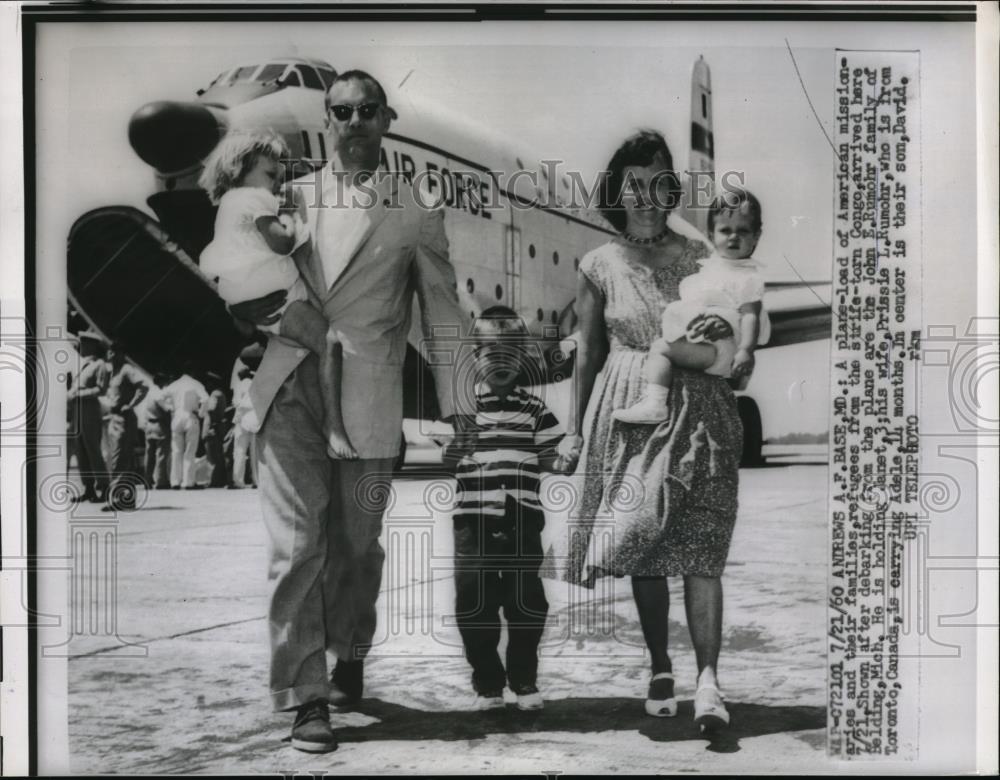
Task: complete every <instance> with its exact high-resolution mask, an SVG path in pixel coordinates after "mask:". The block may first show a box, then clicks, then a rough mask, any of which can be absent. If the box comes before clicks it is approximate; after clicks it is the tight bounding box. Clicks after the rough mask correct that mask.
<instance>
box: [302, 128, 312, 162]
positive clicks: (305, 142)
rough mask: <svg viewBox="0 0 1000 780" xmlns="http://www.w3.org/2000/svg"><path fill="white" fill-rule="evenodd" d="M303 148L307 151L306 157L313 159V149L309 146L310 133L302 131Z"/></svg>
mask: <svg viewBox="0 0 1000 780" xmlns="http://www.w3.org/2000/svg"><path fill="white" fill-rule="evenodd" d="M302 148H303V149H305V153H306V157H312V156H313V153H312V149H311V148H310V146H309V133H307V132H306V131H305V130H303V131H302Z"/></svg>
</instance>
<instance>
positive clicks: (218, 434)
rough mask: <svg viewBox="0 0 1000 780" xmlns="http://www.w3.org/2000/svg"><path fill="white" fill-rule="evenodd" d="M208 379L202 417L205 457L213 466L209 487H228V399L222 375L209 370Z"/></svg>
mask: <svg viewBox="0 0 1000 780" xmlns="http://www.w3.org/2000/svg"><path fill="white" fill-rule="evenodd" d="M206 379H207V380H208V386H209V388H211V392H210V393H209V395H208V403H207V404H206V405H205V415H204V418H203V419H202V439H203V441H204V442H205V457H207V458H208V462H209V465H210V466H211V467H212V476H211V478H210V481H209V487H226V486H227V485H228V484H229V478H228V475H227V473H226V472H227V469H226V431H228V430H229V423H228V415H227V411H228V410H227V408H226V407H227V406H228V399H227V398H226V393H225V392H224V391H223V389H222V377H220V376H219V375H218V374H215V373H212V372H209V373H208V375H207V377H206Z"/></svg>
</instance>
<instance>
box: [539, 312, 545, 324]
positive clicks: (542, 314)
mask: <svg viewBox="0 0 1000 780" xmlns="http://www.w3.org/2000/svg"><path fill="white" fill-rule="evenodd" d="M544 319H545V312H544V311H542V310H541V309H539V310H538V321H539V322H541V321H542V320H544Z"/></svg>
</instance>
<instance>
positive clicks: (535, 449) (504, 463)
mask: <svg viewBox="0 0 1000 780" xmlns="http://www.w3.org/2000/svg"><path fill="white" fill-rule="evenodd" d="M472 432H473V439H474V443H473V444H472V445H471V452H469V454H467V455H466V456H465V457H463V458H462V459H461V460H460V461H459V462H458V465H457V466H456V469H455V477H456V479H457V480H458V504H457V506H456V510H455V511H456V514H457V515H477V516H479V515H490V516H495V517H503V515H504V512H505V506H506V500H507V496H510V497H511V498H513V499H514V500H515V501H516V502H518V503H519V504H521V505H522V506H524V507H527V508H530V509H536V510H538V511H541V509H542V505H541V503H540V502H539V499H538V486H539V478H540V469H539V466H538V453H539V452H540V451H541V450H543V449H545V448H546V446H547V445H551V443H552V440H553V439H554V438H556V437H557V436H558V435H559V434H560V433H561V429H560V426H559V421H558V420H557V419H556V418H555V415H553V414H552V412H550V411H549V410H548V408H547V407H546V406H545V404H544V403H542V401H541V400H540V399H539V398H537V397H536V396H534V395H532V394H531V393H527V392H525V391H524V390H522V389H520V388H514V389H513V390H512V391H511V392H510V393H508V394H507V396H506V397H505V398H500V397H498V396H497V395H496V394H495V393H493V391H492V390H490V389H489V388H488V387H483V388H480V389H479V390H477V392H476V417H475V424H474V427H473V428H472Z"/></svg>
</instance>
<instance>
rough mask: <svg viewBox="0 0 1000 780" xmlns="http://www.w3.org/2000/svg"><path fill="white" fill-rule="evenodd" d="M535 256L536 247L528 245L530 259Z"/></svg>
mask: <svg viewBox="0 0 1000 780" xmlns="http://www.w3.org/2000/svg"><path fill="white" fill-rule="evenodd" d="M534 256H535V245H534V244H528V257H534Z"/></svg>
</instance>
